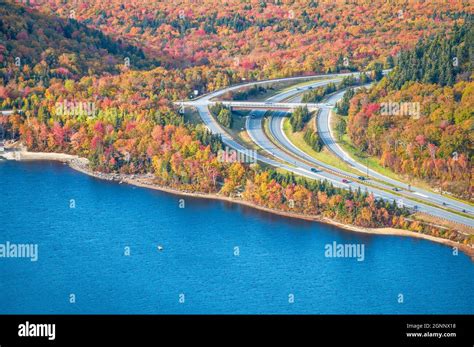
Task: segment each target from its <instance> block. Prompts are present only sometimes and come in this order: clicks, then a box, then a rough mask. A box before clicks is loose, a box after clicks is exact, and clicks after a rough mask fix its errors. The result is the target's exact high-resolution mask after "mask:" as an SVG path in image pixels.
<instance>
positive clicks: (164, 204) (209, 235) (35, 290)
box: [0, 161, 474, 314]
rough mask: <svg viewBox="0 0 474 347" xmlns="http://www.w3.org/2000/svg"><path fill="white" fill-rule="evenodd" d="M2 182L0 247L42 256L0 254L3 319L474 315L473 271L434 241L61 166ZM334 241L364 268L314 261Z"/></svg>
mask: <svg viewBox="0 0 474 347" xmlns="http://www.w3.org/2000/svg"><path fill="white" fill-rule="evenodd" d="M0 182H1V199H0V211H1V215H0V217H1V221H0V243H3V244H5V243H6V242H11V243H16V244H21V243H29V244H30V243H31V244H37V245H38V251H39V257H38V260H37V261H36V262H32V261H30V260H29V259H25V258H23V259H20V258H0V313H66V314H69V313H325V314H333V313H334V314H335V313H395V314H397V313H470V314H472V313H474V263H473V262H472V261H471V259H470V258H469V257H467V256H466V255H464V254H463V253H459V255H457V256H454V255H453V252H452V249H451V248H449V247H446V246H443V245H440V244H436V243H432V242H429V241H425V240H416V239H412V238H403V237H395V236H374V235H360V234H357V233H353V232H348V231H344V230H341V229H338V228H336V227H333V226H329V225H325V224H319V223H312V222H305V221H298V220H293V219H288V218H283V217H280V216H276V215H271V214H268V213H264V212H260V211H256V210H253V209H250V208H247V207H243V206H239V205H235V204H229V203H226V202H220V201H211V200H204V199H191V198H184V199H185V208H179V199H181V198H182V197H178V196H174V195H171V194H167V193H162V192H158V191H152V190H147V189H142V188H137V187H133V186H129V185H119V184H117V183H112V182H105V181H101V180H98V179H95V178H92V177H89V176H86V175H83V174H81V173H78V172H75V171H73V170H72V169H70V168H68V167H67V166H66V165H62V164H58V163H49V162H42V163H17V162H6V161H3V162H0ZM71 200H74V201H73V202H72V201H71ZM71 203H75V208H70V205H71ZM333 242H336V243H337V244H347V243H351V244H363V245H364V250H365V252H364V260H363V261H357V259H354V258H327V257H325V246H326V245H327V244H332V243H333ZM158 245H162V246H163V250H162V251H158V250H157V246H158ZM126 247H129V250H130V255H129V256H127V255H125V251H126V250H127V248H126ZM236 247H237V248H236ZM237 251H238V254H237V255H236V253H237ZM71 294H74V295H75V299H76V302H75V303H70V298H71V296H70V295H71ZM183 294H184V295H183ZM401 295H402V296H403V303H400V302H399V300H400V298H401ZM180 299H181V302H180ZM183 299H184V302H182V301H183ZM293 299H294V300H293Z"/></svg>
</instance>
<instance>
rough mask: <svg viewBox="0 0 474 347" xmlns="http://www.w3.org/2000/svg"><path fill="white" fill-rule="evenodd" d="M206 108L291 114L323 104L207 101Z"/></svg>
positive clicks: (310, 109)
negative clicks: (216, 107) (221, 106)
mask: <svg viewBox="0 0 474 347" xmlns="http://www.w3.org/2000/svg"><path fill="white" fill-rule="evenodd" d="M176 104H178V105H182V106H187V105H194V104H195V102H189V101H184V102H176ZM206 104H207V105H208V106H210V105H215V104H222V105H224V106H226V107H228V108H230V109H231V110H275V111H286V112H293V111H294V110H295V109H296V108H298V107H305V106H306V107H307V108H308V111H310V112H311V111H316V110H317V109H319V108H321V107H324V106H325V104H316V103H289V102H269V101H263V102H258V101H207V102H206Z"/></svg>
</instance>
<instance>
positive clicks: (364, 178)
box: [357, 176, 368, 181]
mask: <svg viewBox="0 0 474 347" xmlns="http://www.w3.org/2000/svg"><path fill="white" fill-rule="evenodd" d="M357 178H358V179H360V180H361V181H365V180H368V178H367V177H365V176H359V177H357Z"/></svg>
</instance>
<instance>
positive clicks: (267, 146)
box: [177, 74, 474, 226]
mask: <svg viewBox="0 0 474 347" xmlns="http://www.w3.org/2000/svg"><path fill="white" fill-rule="evenodd" d="M347 75H348V74H332V75H326V76H321V77H326V78H327V79H326V80H324V81H317V82H315V83H312V84H308V85H306V86H305V87H301V88H291V89H289V90H287V91H285V92H283V93H281V94H278V95H275V96H273V97H271V98H269V99H268V100H267V101H266V102H269V103H277V102H282V101H285V102H288V100H290V99H297V97H298V94H301V92H302V91H304V90H307V89H310V88H313V87H317V86H321V85H324V84H327V83H330V82H337V81H340V80H341V79H342V78H343V77H344V76H347ZM303 78H307V77H303ZM300 79H302V78H301V77H296V78H283V79H278V80H276V81H292V80H294V81H298V80H300ZM263 83H268V81H259V82H252V83H247V84H244V85H237V86H232V87H229V88H225V89H223V90H219V91H216V92H213V93H209V94H207V95H205V96H203V97H201V98H199V99H196V100H193V101H187V102H184V103H177V104H181V105H183V104H184V105H187V106H194V107H196V108H197V110H198V112H199V115H200V116H201V118H202V120H203V122H204V124H205V125H206V126H207V127H208V129H209V130H210V131H211V132H213V133H216V134H220V135H221V136H222V140H223V142H224V144H226V145H227V146H229V147H232V148H234V149H236V150H239V151H244V150H247V148H245V147H244V146H242V145H241V144H239V143H238V142H237V141H235V140H234V139H233V138H232V137H231V136H230V135H229V134H228V133H227V132H226V131H225V130H224V129H223V128H222V127H221V126H220V125H219V124H218V122H217V121H216V120H215V119H214V117H213V116H212V115H211V114H210V112H209V109H208V105H209V104H211V103H213V101H211V99H214V98H216V97H217V96H220V95H222V94H224V93H227V92H229V91H231V90H236V89H240V88H242V87H247V86H252V85H255V84H257V85H258V84H263ZM343 93H344V92H340V93H336V94H334V95H332V96H331V97H330V98H329V99H328V100H327V101H326V103H328V104H329V105H331V106H323V107H322V108H321V112H320V114H319V116H318V122H317V125H318V130H319V131H320V135H321V137H322V139H323V141H324V143H325V144H326V145H327V146H328V148H329V149H330V150H332V151H333V152H334V153H335V154H336V155H337V156H339V157H340V158H341V160H344V161H346V162H348V164H350V165H352V166H353V167H354V168H355V169H357V170H359V171H361V172H362V173H365V172H366V167H365V165H363V164H360V163H358V162H357V161H355V160H354V159H352V158H350V156H348V155H347V153H345V152H344V150H343V149H342V148H340V146H339V145H338V144H337V143H336V142H335V141H334V138H333V137H332V136H331V131H330V128H329V122H330V109H331V108H332V106H333V105H334V104H335V103H336V102H337V100H339V99H340V98H341V97H342V95H343ZM265 112H266V111H264V110H255V111H252V112H251V114H252V117H248V118H247V121H246V127H247V132H248V134H249V136H250V138H251V139H252V141H253V142H255V143H256V144H257V145H258V146H259V147H261V148H262V149H263V150H264V151H265V152H266V153H267V154H269V155H271V156H273V157H274V158H277V159H278V161H276V160H274V159H271V158H269V157H268V156H266V155H264V156H262V155H260V156H259V158H258V160H259V161H261V162H264V163H266V164H269V165H272V166H274V167H279V168H282V169H285V170H287V171H290V172H293V173H295V174H297V175H301V176H304V177H307V178H313V179H327V180H328V181H331V182H332V183H333V184H334V185H335V186H338V187H343V188H346V189H348V188H349V187H351V188H352V189H357V188H359V187H360V188H361V189H362V190H368V191H369V192H372V193H373V194H374V196H376V197H379V198H382V199H385V200H389V201H393V200H395V201H398V202H400V201H402V202H403V204H404V205H405V206H408V207H412V208H414V207H415V206H416V208H417V210H418V211H421V212H426V213H429V214H432V215H435V216H442V217H444V218H446V219H449V220H452V221H455V222H458V223H462V224H465V225H469V226H474V220H473V219H472V218H470V217H468V216H463V215H459V214H456V213H452V212H450V211H446V210H444V209H442V208H439V207H435V206H432V205H438V206H440V207H442V206H445V205H443V203H444V204H446V207H449V208H450V209H453V210H459V211H462V210H465V211H466V212H467V213H470V214H474V211H473V209H472V207H471V206H470V205H468V204H465V203H462V202H459V201H456V200H453V199H450V198H448V197H446V196H442V195H439V194H436V193H432V192H428V191H424V190H421V189H419V188H416V187H412V192H407V191H403V192H398V193H395V192H392V191H390V189H391V188H392V186H391V185H393V186H397V187H403V188H404V189H405V188H406V185H405V184H403V183H401V182H398V181H396V180H393V179H390V178H388V177H385V176H383V175H381V174H379V173H377V172H375V171H373V170H370V169H369V173H370V175H371V176H372V177H375V178H377V181H372V180H371V181H369V182H365V181H359V180H357V175H354V174H352V173H347V172H344V171H342V170H340V169H337V168H334V167H331V166H330V165H327V164H324V163H322V162H320V161H318V160H316V159H314V158H313V157H311V156H309V155H308V154H306V153H305V152H303V151H301V150H300V149H298V148H297V147H295V146H294V145H293V144H292V143H291V142H290V141H289V140H288V138H287V137H286V135H285V134H284V132H283V129H282V122H283V119H284V116H283V115H282V113H281V112H280V113H277V114H276V115H275V116H274V117H272V118H271V120H270V130H271V132H272V135H273V137H274V138H275V139H276V140H277V141H278V142H279V144H278V146H276V145H275V144H273V142H272V141H270V140H269V139H268V138H267V136H266V135H265V133H264V131H263V129H262V116H263V115H264V114H265ZM280 147H282V148H284V150H282V149H281V148H280ZM311 163H314V164H315V165H316V166H317V167H318V169H320V171H318V172H313V171H312V170H311V169H312V166H310V165H311ZM341 175H343V176H344V177H349V178H351V177H352V178H353V180H350V181H349V182H343V181H342V178H341ZM384 182H386V183H389V184H388V185H385V184H384ZM399 194H403V197H401V196H399ZM416 200H418V201H416ZM420 201H423V202H425V201H426V203H422V202H420Z"/></svg>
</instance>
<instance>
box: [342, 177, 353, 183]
mask: <svg viewBox="0 0 474 347" xmlns="http://www.w3.org/2000/svg"><path fill="white" fill-rule="evenodd" d="M342 183H351V182H350V181H349V180H346V179H345V178H343V179H342Z"/></svg>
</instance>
